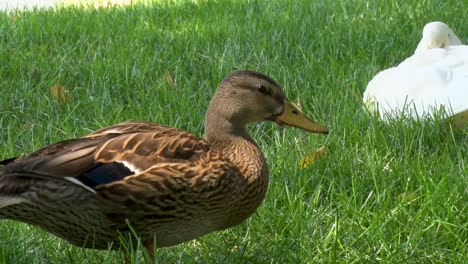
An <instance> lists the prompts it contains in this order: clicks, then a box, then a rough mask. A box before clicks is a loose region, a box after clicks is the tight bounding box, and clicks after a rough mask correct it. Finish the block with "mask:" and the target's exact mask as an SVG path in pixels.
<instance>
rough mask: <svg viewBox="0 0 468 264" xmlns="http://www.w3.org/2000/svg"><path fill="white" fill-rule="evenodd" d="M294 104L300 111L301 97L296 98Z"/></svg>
mask: <svg viewBox="0 0 468 264" xmlns="http://www.w3.org/2000/svg"><path fill="white" fill-rule="evenodd" d="M296 106H297V108H298V109H299V110H301V111H302V103H301V99H300V98H297V103H296Z"/></svg>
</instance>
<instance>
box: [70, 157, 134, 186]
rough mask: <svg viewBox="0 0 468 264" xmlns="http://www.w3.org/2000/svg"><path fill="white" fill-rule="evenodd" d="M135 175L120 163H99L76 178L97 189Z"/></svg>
mask: <svg viewBox="0 0 468 264" xmlns="http://www.w3.org/2000/svg"><path fill="white" fill-rule="evenodd" d="M133 174H134V172H132V171H131V170H130V169H129V168H127V167H125V165H123V164H122V163H119V162H112V163H98V164H96V166H94V167H93V168H91V169H90V170H88V171H86V172H85V173H83V174H81V175H80V176H78V177H76V179H77V180H79V181H80V182H82V183H84V184H85V185H87V186H89V187H91V188H93V189H95V187H96V186H98V185H102V184H107V183H111V182H116V181H121V180H123V179H124V178H125V177H127V176H130V175H133Z"/></svg>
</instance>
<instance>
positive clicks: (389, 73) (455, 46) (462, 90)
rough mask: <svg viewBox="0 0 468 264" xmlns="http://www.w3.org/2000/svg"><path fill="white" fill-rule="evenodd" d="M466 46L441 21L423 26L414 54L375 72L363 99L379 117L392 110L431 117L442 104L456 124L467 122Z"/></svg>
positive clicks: (467, 58) (467, 76)
mask: <svg viewBox="0 0 468 264" xmlns="http://www.w3.org/2000/svg"><path fill="white" fill-rule="evenodd" d="M467 72H468V46H466V45H462V43H461V41H460V40H459V39H458V37H457V36H456V35H455V33H454V32H453V31H452V30H451V29H450V28H449V27H448V26H447V25H446V24H444V23H442V22H431V23H429V24H427V25H426V26H425V27H424V30H423V38H422V40H421V42H420V43H419V44H418V47H417V49H416V51H415V54H414V55H413V56H411V57H409V58H407V59H406V60H405V61H403V62H402V63H401V64H400V65H398V66H397V67H393V68H390V69H386V70H384V71H382V72H380V73H378V74H377V75H376V76H375V77H374V78H373V79H372V80H371V81H370V82H369V84H368V85H367V88H366V91H365V92H364V102H365V104H366V106H367V108H368V109H369V110H370V111H378V112H379V113H380V116H381V118H382V119H387V117H388V116H389V115H390V116H391V115H394V114H395V113H397V114H400V113H403V114H404V115H405V116H407V117H409V118H416V117H424V116H432V115H433V112H434V110H439V109H440V107H441V106H442V107H444V108H445V111H446V112H447V114H448V116H452V115H453V116H454V117H455V119H456V125H458V126H464V125H465V124H466V123H467V121H468V115H467V114H468V89H467V87H468V74H467Z"/></svg>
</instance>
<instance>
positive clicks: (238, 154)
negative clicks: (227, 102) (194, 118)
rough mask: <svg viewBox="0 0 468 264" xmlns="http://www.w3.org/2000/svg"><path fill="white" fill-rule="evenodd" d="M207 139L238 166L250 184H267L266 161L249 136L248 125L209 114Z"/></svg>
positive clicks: (206, 123) (206, 126)
mask: <svg viewBox="0 0 468 264" xmlns="http://www.w3.org/2000/svg"><path fill="white" fill-rule="evenodd" d="M205 139H206V140H207V141H208V143H210V145H211V147H212V148H213V149H214V150H215V151H217V152H219V153H222V154H223V155H224V156H225V157H226V158H228V159H229V160H230V161H231V162H232V163H233V164H234V165H236V166H237V167H238V169H239V170H240V171H241V173H242V174H243V175H244V176H245V178H246V179H247V181H248V182H252V183H253V182H256V181H260V182H263V180H265V182H267V180H268V167H267V164H266V160H265V158H264V156H263V154H262V152H261V150H260V148H259V147H258V145H257V144H256V143H255V141H254V140H253V139H252V138H251V137H250V135H249V134H248V132H247V129H246V124H243V123H240V122H232V121H230V120H228V119H226V118H224V117H223V116H220V115H215V114H212V115H210V114H207V116H206V119H205Z"/></svg>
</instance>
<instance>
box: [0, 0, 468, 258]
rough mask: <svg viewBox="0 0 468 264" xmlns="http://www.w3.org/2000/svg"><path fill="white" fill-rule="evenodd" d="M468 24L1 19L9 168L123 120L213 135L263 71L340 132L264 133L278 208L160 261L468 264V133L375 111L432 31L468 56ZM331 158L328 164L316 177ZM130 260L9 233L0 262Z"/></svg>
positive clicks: (364, 13) (333, 7)
mask: <svg viewBox="0 0 468 264" xmlns="http://www.w3.org/2000/svg"><path fill="white" fill-rule="evenodd" d="M134 2H135V1H134ZM467 9H468V3H467V2H466V1H459V0H448V1H437V0H427V1H419V0H408V1H396V0H391V1H364V0H350V1H344V0H343V1H334V0H321V1H319V0H317V1H312V0H310V1H305V0H301V1H300V0H289V1H286V0H257V1H255V0H252V1H246V0H243V1H225V0H221V1H182V0H179V1H169V0H166V1H164V0H161V1H156V2H155V3H148V2H146V3H134V4H133V5H129V6H123V7H110V8H98V9H94V8H82V7H76V6H75V7H70V6H69V7H65V8H59V9H57V10H48V11H36V12H24V13H17V12H16V13H15V12H13V13H0V34H1V44H0V65H1V66H0V90H1V91H2V93H1V94H0V127H1V129H0V142H1V144H0V159H2V158H4V159H6V158H9V157H13V156H17V155H21V154H25V153H28V152H31V151H33V150H36V149H38V148H39V147H41V146H43V145H46V144H50V143H54V142H57V141H60V140H65V139H69V138H73V137H77V136H80V135H83V134H85V133H88V132H90V131H92V130H96V129H98V128H101V127H103V126H107V125H111V124H115V123H118V122H121V121H125V120H150V121H154V122H158V123H161V124H166V125H170V126H175V127H178V128H181V129H185V130H188V131H191V132H193V133H195V134H197V135H200V136H201V135H203V118H204V112H205V109H206V107H207V105H208V103H209V100H210V98H211V95H212V94H213V93H214V90H215V89H216V86H217V85H218V83H219V82H220V81H221V80H222V79H223V78H224V77H225V76H226V75H228V74H229V73H231V72H232V71H234V70H238V69H254V70H257V71H260V72H263V73H266V74H268V75H270V76H271V77H273V78H274V79H275V80H277V81H278V82H279V83H280V84H282V85H283V86H284V89H285V91H286V93H287V94H288V96H289V98H290V99H291V100H293V101H295V102H297V101H298V100H300V102H301V105H302V107H303V109H304V112H305V113H306V114H308V115H310V116H312V117H314V119H316V120H317V121H319V122H320V123H323V124H325V125H326V126H328V127H329V128H330V129H331V133H330V134H329V135H328V136H321V135H311V134H306V133H305V132H303V131H299V130H298V129H293V128H288V129H282V128H278V127H277V126H276V125H272V124H269V123H264V124H259V125H255V126H252V127H251V128H250V131H251V133H252V134H253V137H254V138H255V139H256V140H257V142H258V143H259V145H260V146H261V148H262V150H263V151H264V153H265V155H266V157H267V160H268V162H269V166H270V169H271V183H270V188H269V191H268V194H267V197H266V199H265V201H264V203H263V205H262V206H261V207H260V208H259V209H258V210H257V213H256V214H254V215H253V216H252V217H251V218H250V219H249V220H248V221H246V222H244V223H243V224H242V225H240V226H238V227H235V228H232V229H230V230H226V231H223V232H218V233H212V234H209V235H206V236H204V237H202V238H200V239H198V240H195V241H192V242H189V243H186V244H183V245H180V246H176V247H173V248H165V249H160V250H158V251H157V261H158V262H162V263H175V262H180V263H375V262H383V263H401V262H404V263H466V260H467V259H468V210H467V205H468V173H467V162H468V158H467V153H468V134H467V130H466V129H465V130H460V129H452V128H451V127H450V126H448V125H447V124H446V123H444V122H443V121H441V120H436V121H434V122H429V121H425V120H420V121H412V122H404V121H403V120H399V119H395V120H393V121H392V122H390V123H388V124H386V123H382V122H380V121H379V120H378V119H377V118H376V117H375V116H373V115H370V114H368V113H367V112H366V111H365V110H363V109H362V105H361V101H360V100H361V95H362V93H363V91H364V89H365V87H366V84H367V82H368V81H369V80H370V79H371V78H372V76H374V75H375V74H376V73H377V72H378V71H380V70H382V69H384V68H387V67H390V66H393V65H396V64H398V63H399V62H400V61H402V60H403V59H404V58H406V57H408V56H410V55H411V54H412V53H413V52H414V49H415V48H416V45H417V43H418V41H419V39H420V37H421V31H422V28H423V26H424V24H425V23H427V22H429V21H433V20H441V21H445V22H447V23H448V24H449V25H450V26H451V27H452V28H453V29H454V31H455V32H456V33H458V35H459V37H460V38H461V39H462V41H464V42H465V43H466V42H467V40H468V26H467V25H468V16H466V10H467ZM321 146H324V149H325V152H326V154H324V155H321V157H320V158H316V159H315V160H314V161H313V162H312V163H311V164H309V165H308V166H301V164H302V163H300V161H301V160H302V159H303V158H304V157H306V156H307V155H309V154H311V153H314V152H315V151H316V150H317V149H318V148H319V147H321ZM133 257H134V258H133V259H132V262H134V263H138V262H141V263H143V257H142V256H141V254H135V255H134V256H133ZM121 261H122V256H121V254H120V253H116V252H113V251H96V250H82V249H80V248H77V247H74V246H71V245H69V244H68V243H67V242H65V241H63V240H60V239H58V238H56V237H54V236H52V235H49V234H48V233H46V232H43V231H42V230H40V229H37V228H35V227H32V226H29V225H25V224H21V223H18V222H13V221H1V222H0V263H15V264H22V263H24V264H26V263H27V264H30V263H118V262H121Z"/></svg>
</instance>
